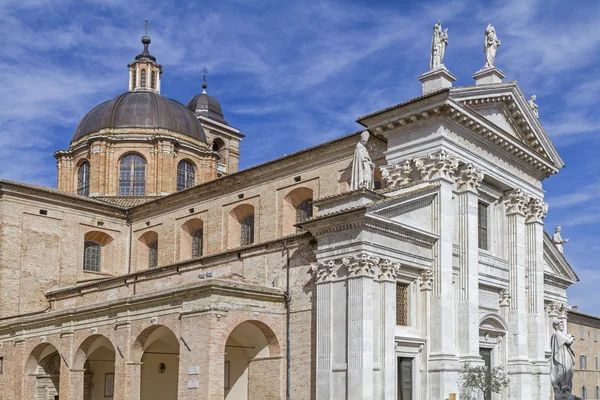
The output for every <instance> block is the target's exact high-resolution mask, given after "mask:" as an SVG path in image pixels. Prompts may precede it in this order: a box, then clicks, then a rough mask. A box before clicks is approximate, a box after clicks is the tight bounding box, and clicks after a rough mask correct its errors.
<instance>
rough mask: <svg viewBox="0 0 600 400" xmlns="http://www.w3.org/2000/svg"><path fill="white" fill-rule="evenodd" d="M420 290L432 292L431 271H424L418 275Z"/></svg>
mask: <svg viewBox="0 0 600 400" xmlns="http://www.w3.org/2000/svg"><path fill="white" fill-rule="evenodd" d="M420 277H421V285H420V287H421V290H433V270H431V269H424V270H422V271H421V273H420Z"/></svg>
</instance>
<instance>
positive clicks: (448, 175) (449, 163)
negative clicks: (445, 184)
mask: <svg viewBox="0 0 600 400" xmlns="http://www.w3.org/2000/svg"><path fill="white" fill-rule="evenodd" d="M414 161H415V167H416V168H417V170H418V171H419V172H420V173H421V179H423V180H426V181H430V180H434V179H446V180H448V181H453V179H454V175H455V174H456V169H457V168H458V160H457V159H456V158H455V157H454V156H452V155H450V154H448V153H446V151H444V150H441V151H439V152H437V153H432V154H428V155H426V156H425V157H420V158H416V159H415V160H414Z"/></svg>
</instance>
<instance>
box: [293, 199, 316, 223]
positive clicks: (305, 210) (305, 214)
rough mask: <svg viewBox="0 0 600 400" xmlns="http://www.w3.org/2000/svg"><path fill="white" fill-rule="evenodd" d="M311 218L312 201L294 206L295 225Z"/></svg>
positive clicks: (305, 201) (307, 200)
mask: <svg viewBox="0 0 600 400" xmlns="http://www.w3.org/2000/svg"><path fill="white" fill-rule="evenodd" d="M312 216H313V199H306V200H303V201H301V202H300V203H299V204H298V205H297V206H296V223H297V224H300V223H302V222H304V221H306V220H307V219H309V218H311V217H312Z"/></svg>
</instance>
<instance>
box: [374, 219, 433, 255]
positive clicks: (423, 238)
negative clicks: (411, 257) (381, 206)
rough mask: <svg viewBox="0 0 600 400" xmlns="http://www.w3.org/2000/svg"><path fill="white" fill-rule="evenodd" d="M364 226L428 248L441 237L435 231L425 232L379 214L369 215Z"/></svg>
mask: <svg viewBox="0 0 600 400" xmlns="http://www.w3.org/2000/svg"><path fill="white" fill-rule="evenodd" d="M364 226H365V230H367V231H371V232H376V233H380V234H383V235H385V236H388V237H392V238H394V239H397V240H399V241H402V242H406V243H411V244H414V245H416V246H419V247H423V248H426V249H431V248H432V247H433V245H435V243H436V242H437V241H438V239H439V237H438V236H437V235H435V234H433V233H429V232H425V231H422V230H420V229H417V228H413V227H410V226H407V225H404V224H401V223H399V222H396V221H393V220H390V219H386V218H382V217H379V216H377V215H367V220H366V221H365V224H364Z"/></svg>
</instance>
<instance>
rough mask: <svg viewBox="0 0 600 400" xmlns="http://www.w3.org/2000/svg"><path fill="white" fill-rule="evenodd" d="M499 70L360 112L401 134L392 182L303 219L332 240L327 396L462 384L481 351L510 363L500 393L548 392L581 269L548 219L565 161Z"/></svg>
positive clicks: (330, 201)
mask: <svg viewBox="0 0 600 400" xmlns="http://www.w3.org/2000/svg"><path fill="white" fill-rule="evenodd" d="M487 72H488V73H491V74H492V75H493V76H494V79H493V81H494V82H492V84H488V83H489V82H487V80H486V82H485V84H482V83H481V82H477V81H476V85H473V86H461V87H455V88H453V87H451V84H452V80H450V79H448V80H446V81H445V82H444V83H442V84H438V85H436V88H437V89H439V88H440V87H441V88H444V87H445V89H444V90H437V89H436V91H431V90H430V87H431V82H430V81H429V80H422V81H423V86H424V92H425V96H423V97H421V98H417V99H415V100H412V101H409V102H406V103H403V104H399V105H397V106H395V107H391V108H387V109H385V110H383V111H380V112H377V113H374V114H370V115H367V116H364V117H362V118H360V119H359V123H361V124H362V125H364V126H365V127H366V128H367V129H368V130H369V131H370V132H371V134H373V135H378V136H380V137H382V138H384V139H385V140H386V141H387V150H386V152H385V154H386V163H387V165H385V166H383V168H382V169H383V174H382V176H383V178H384V181H385V182H386V183H387V185H384V190H383V191H381V192H377V193H376V192H373V191H371V190H367V189H359V190H356V191H354V192H351V193H350V194H344V195H340V196H337V197H333V198H327V199H323V200H320V201H317V202H315V205H316V206H317V207H318V209H319V212H318V215H317V216H316V217H315V218H313V219H311V220H310V221H308V222H306V223H304V224H303V227H304V228H305V229H307V230H309V231H310V232H311V233H312V234H313V235H314V237H315V238H316V239H317V241H318V250H317V258H318V260H319V261H318V263H317V264H316V265H315V266H314V268H313V272H314V274H315V279H316V282H317V300H316V301H317V306H316V308H317V328H316V330H317V368H316V369H317V372H316V373H317V399H319V400H321V399H342V398H348V399H395V398H397V397H398V392H399V390H401V389H402V386H403V383H402V382H401V381H402V379H406V385H404V386H410V392H411V393H410V396H412V398H413V399H420V400H426V399H427V400H429V399H440V400H441V399H449V398H452V395H453V394H454V395H455V396H456V397H455V398H456V399H459V398H460V389H459V370H460V368H461V365H464V364H465V363H470V364H484V358H483V357H482V355H481V354H486V355H487V357H488V359H489V362H490V363H491V365H492V366H502V367H503V368H505V370H506V371H507V373H508V375H509V377H510V386H509V388H508V389H507V390H505V392H504V393H503V394H501V395H494V396H493V399H495V400H497V399H515V400H516V399H519V400H520V399H549V398H550V388H551V386H550V375H549V367H548V357H549V354H550V353H549V337H550V334H551V332H552V327H551V323H552V320H553V319H554V318H557V317H558V318H560V317H562V318H565V317H566V315H565V310H566V307H567V306H566V302H567V298H566V289H567V287H568V286H569V285H571V284H573V283H574V282H576V281H577V279H578V278H577V276H576V275H575V273H574V272H573V270H572V269H571V267H570V266H569V264H568V263H567V261H566V259H565V258H564V256H563V254H562V253H561V252H560V251H559V249H557V248H556V246H555V245H554V243H553V241H552V239H551V238H550V237H549V236H548V235H547V234H546V233H545V232H544V223H543V219H544V217H545V215H546V212H547V206H546V203H544V190H543V187H542V181H543V180H544V179H546V178H548V177H550V176H551V175H552V174H555V173H557V172H558V170H559V169H560V168H562V167H563V165H564V164H563V161H562V160H561V158H560V157H559V155H558V153H557V152H556V150H555V148H554V147H553V145H552V143H551V142H550V140H549V138H548V135H547V134H546V132H545V131H544V129H543V127H542V126H541V125H540V122H539V120H538V118H537V115H536V114H535V113H534V111H533V110H532V108H531V107H530V105H529V104H528V102H527V100H526V98H525V96H524V95H523V93H522V92H521V90H520V88H519V87H518V85H517V84H516V82H507V83H503V82H502V81H501V79H502V77H503V75H501V73H499V70H495V69H494V68H493V67H491V68H489V70H488V71H487ZM475 78H476V80H477V79H479V78H480V77H479V76H478V75H477V74H476V76H475ZM435 79H445V78H444V77H443V76H442V77H437V78H435ZM485 79H489V76H487V75H486V77H485ZM428 92H429V93H428ZM482 213H483V214H485V215H484V220H485V224H484V221H483V220H482V218H483V217H482ZM483 225H485V229H484V230H485V235H484V236H485V237H483V239H480V236H481V235H483V233H482V229H483ZM397 290H398V291H400V290H402V293H403V294H404V293H405V300H406V303H407V306H406V313H405V314H406V315H405V318H404V319H403V321H401V323H400V324H398V321H397V309H396V302H397V298H398V294H397ZM400 363H403V364H402V368H401V367H400V365H399V364H400ZM405 372H406V373H408V374H410V375H411V376H410V377H406V376H402V374H403V373H405ZM405 393H408V392H405ZM405 396H408V394H405ZM403 398H404V397H403Z"/></svg>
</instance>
